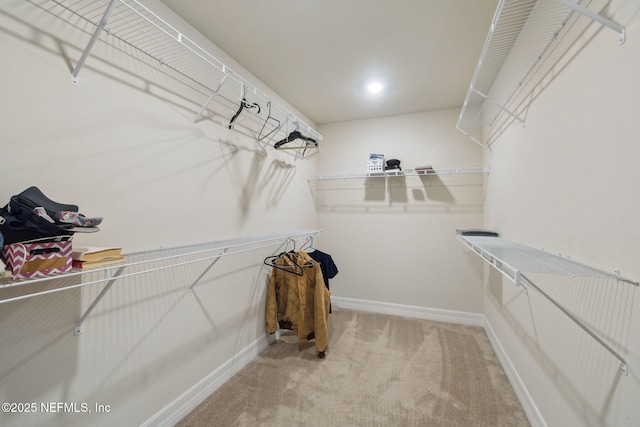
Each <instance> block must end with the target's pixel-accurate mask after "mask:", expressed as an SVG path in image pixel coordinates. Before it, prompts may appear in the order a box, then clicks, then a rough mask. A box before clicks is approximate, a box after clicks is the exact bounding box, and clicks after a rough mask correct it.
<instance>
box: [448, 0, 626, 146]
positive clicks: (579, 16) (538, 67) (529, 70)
mask: <svg viewBox="0 0 640 427" xmlns="http://www.w3.org/2000/svg"><path fill="white" fill-rule="evenodd" d="M605 4H606V1H604V0H577V1H572V0H500V2H499V3H498V7H497V9H496V12H495V14H494V17H493V20H492V22H491V27H490V30H489V33H488V35H487V38H486V40H485V44H484V47H483V49H482V52H481V55H480V58H479V60H478V64H477V66H476V69H475V72H474V75H473V78H472V80H471V83H470V85H469V89H468V91H467V95H466V98H465V101H464V103H463V106H462V109H461V112H460V116H459V118H458V122H457V124H456V129H457V130H458V131H460V132H462V133H463V134H464V135H465V136H467V137H468V138H469V139H471V140H472V141H474V142H475V143H477V144H479V145H480V146H482V147H485V148H487V147H489V146H490V145H491V144H492V143H493V142H494V141H495V139H496V138H497V137H498V136H499V135H500V134H501V133H502V132H503V131H504V130H505V129H506V128H507V127H508V126H510V125H511V124H512V123H514V122H518V123H521V124H524V122H525V115H526V110H527V108H528V106H529V104H530V102H531V101H532V97H533V95H534V92H535V91H536V89H537V88H539V87H540V84H541V82H542V81H543V79H544V78H545V77H546V76H547V75H548V74H549V72H550V71H551V70H552V68H553V67H554V66H555V65H556V64H557V63H558V62H559V61H560V60H561V59H562V57H563V56H565V55H566V54H567V52H568V51H569V50H570V49H572V48H573V47H575V46H574V45H575V42H576V41H577V40H578V38H579V37H580V35H581V34H582V33H583V32H584V31H585V29H586V28H587V26H588V25H589V24H591V23H592V22H594V21H595V22H598V23H600V24H602V25H604V26H606V27H608V28H610V29H612V30H614V31H615V32H616V33H618V41H619V43H620V44H622V43H624V41H625V38H626V31H625V28H624V27H622V26H621V25H619V24H617V23H615V22H613V21H611V20H610V19H608V18H606V17H604V16H602V15H600V14H599V11H601V10H602V9H603V7H604V6H605ZM482 126H484V127H485V134H484V136H480V135H479V134H478V133H479V131H478V129H480V128H481V127H482Z"/></svg>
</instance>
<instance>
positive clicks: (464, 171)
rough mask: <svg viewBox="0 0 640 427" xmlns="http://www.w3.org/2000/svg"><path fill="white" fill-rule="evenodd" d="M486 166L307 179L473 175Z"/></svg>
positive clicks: (365, 173) (351, 174)
mask: <svg viewBox="0 0 640 427" xmlns="http://www.w3.org/2000/svg"><path fill="white" fill-rule="evenodd" d="M488 173H489V168H488V167H468V168H447V169H444V168H443V169H430V170H415V169H406V170H401V171H399V170H390V171H386V172H364V173H349V174H335V175H316V176H310V177H309V179H308V180H309V181H325V180H337V179H364V178H388V177H394V176H397V177H402V176H407V177H412V176H444V175H474V174H488Z"/></svg>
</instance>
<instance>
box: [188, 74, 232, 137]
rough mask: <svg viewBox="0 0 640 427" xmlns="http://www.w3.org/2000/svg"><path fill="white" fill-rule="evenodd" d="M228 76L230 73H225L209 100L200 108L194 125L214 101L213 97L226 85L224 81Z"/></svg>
mask: <svg viewBox="0 0 640 427" xmlns="http://www.w3.org/2000/svg"><path fill="white" fill-rule="evenodd" d="M227 77H229V74H225V75H224V77H223V78H222V80H220V83H218V87H217V88H216V89H215V90H214V91H213V93H212V94H211V96H210V97H209V99H208V100H207V102H205V104H204V105H203V106H202V108H201V109H200V112H199V113H198V115H197V116H196V118H195V119H193V126H194V127H195V126H196V123H198V120H200V117H202V114H203V113H204V110H206V109H207V107H208V106H209V104H210V103H211V101H213V98H215V97H216V95H218V92H220V89H222V86H223V85H224V82H225V81H226V80H227Z"/></svg>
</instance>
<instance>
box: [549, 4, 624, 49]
mask: <svg viewBox="0 0 640 427" xmlns="http://www.w3.org/2000/svg"><path fill="white" fill-rule="evenodd" d="M557 1H559V2H560V3H562V4H564V5H565V6H567V7H569V8H571V9H573V10H575V11H576V12H578V13H581V14H582V15H584V16H587V17H589V18H591V19H593V20H594V21H597V22H599V23H601V24H602V25H604V26H605V27H608V28H611V29H612V30H613V31H615V32H617V33H618V41H619V42H620V43H619V44H623V43H624V42H625V41H626V40H627V32H626V30H625V28H624V27H623V26H622V25H620V24H616V23H615V22H613V21H612V20H610V19H607V18H605V17H604V16H602V15H599V14H597V13H595V12H592V11H590V10H589V9H587V8H586V7H584V6H581V5H579V4H575V3H574V2H572V1H571V0H557Z"/></svg>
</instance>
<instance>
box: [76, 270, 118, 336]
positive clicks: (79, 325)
mask: <svg viewBox="0 0 640 427" xmlns="http://www.w3.org/2000/svg"><path fill="white" fill-rule="evenodd" d="M124 269H125V267H124V266H123V267H120V268H118V270H117V271H116V273H115V274H114V275H113V277H112V278H111V280H109V282H107V284H106V285H105V286H104V288H102V291H100V293H99V294H98V297H97V298H96V299H95V301H93V303H91V305H90V306H89V308H88V309H87V311H85V312H84V314H83V315H82V317H81V318H80V319H79V320H78V321H77V322H76V325H75V327H74V328H73V335H76V336H78V335H80V334H81V333H82V324H83V323H84V321H85V320H87V317H89V314H91V312H92V311H93V309H94V308H96V306H97V305H98V303H99V302H100V300H101V299H102V298H103V297H104V296H105V295H106V294H107V292H109V289H111V286H112V285H113V284H114V283H115V282H116V280H117V279H118V276H120V275H121V274H122V272H123V271H124ZM105 274H106V275H107V278H108V277H109V270H105Z"/></svg>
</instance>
